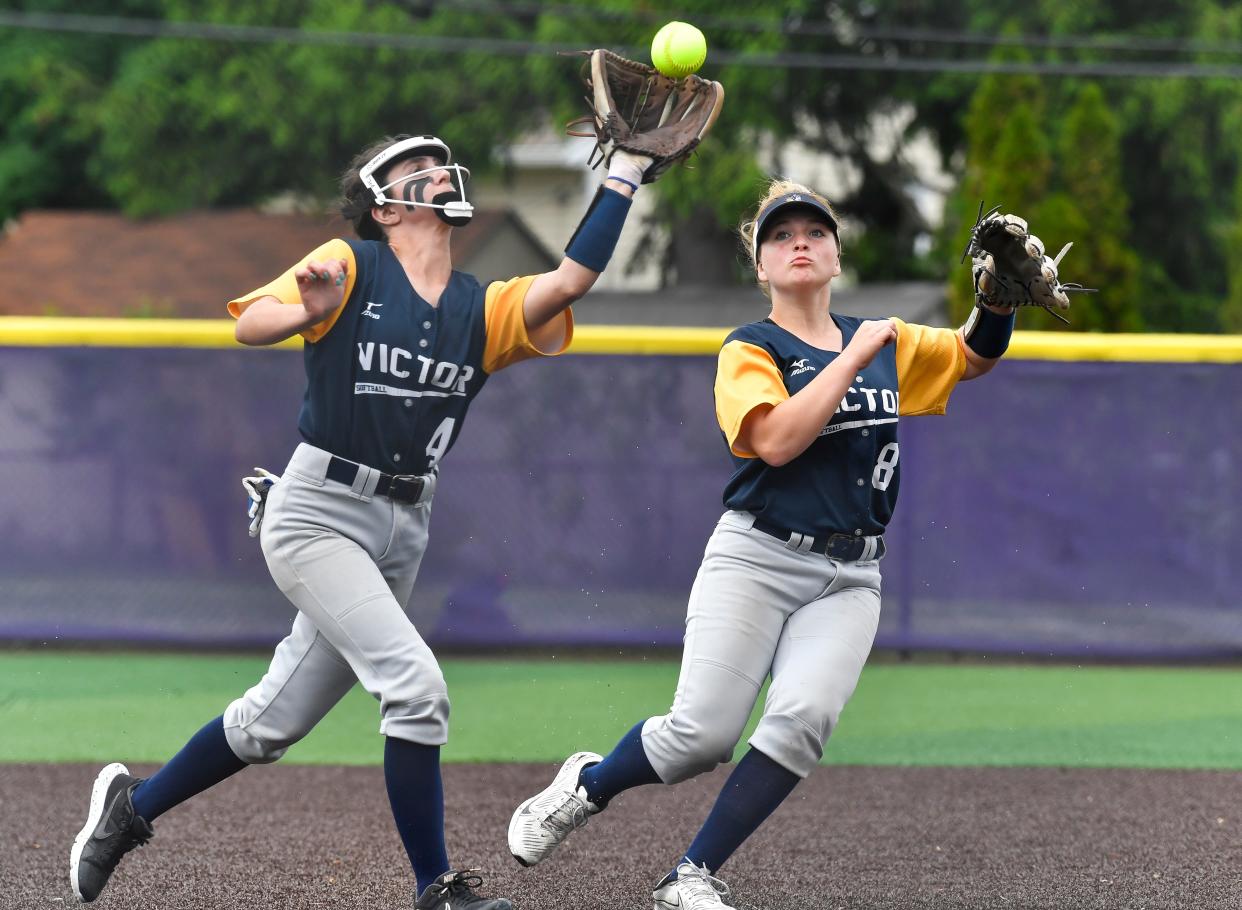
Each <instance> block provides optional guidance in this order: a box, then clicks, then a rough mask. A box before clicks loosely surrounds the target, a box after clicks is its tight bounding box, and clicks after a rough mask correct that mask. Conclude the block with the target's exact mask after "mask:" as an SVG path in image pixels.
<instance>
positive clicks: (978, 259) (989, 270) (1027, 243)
mask: <svg viewBox="0 0 1242 910" xmlns="http://www.w3.org/2000/svg"><path fill="white" fill-rule="evenodd" d="M999 212H1000V207H999V206H997V207H996V208H994V209H991V210H990V211H988V212H986V213H985V212H984V211H983V206H982V205H980V206H979V217H978V219H977V220H976V221H975V225H974V227H973V228H971V230H970V242H969V243H968V244H967V246H966V251H965V253H963V254H962V258H963V259H965V258H966V257H967V256H970V257H971V274H972V276H973V279H974V285H975V301H976V302H977V303H985V304H989V305H991V306H1037V307H1043V308H1044V309H1045V310H1047V311H1048V312H1050V313H1052V315H1053V316H1056V317H1057V318H1058V319H1060V320H1061V321H1062V322H1068V320H1066V319H1065V318H1064V317H1063V316H1061V315H1060V314H1058V313H1057V312H1056V310H1068V309H1069V306H1070V299H1069V295H1070V294H1075V293H1086V292H1089V291H1092V290H1094V289H1093V288H1084V287H1083V286H1082V285H1081V284H1077V283H1068V282H1062V281H1061V279H1060V276H1059V275H1058V273H1057V269H1058V267H1059V266H1060V264H1061V258H1062V257H1063V256H1064V255H1065V254H1066V253H1067V252H1069V249H1070V247H1072V246H1073V245H1074V244H1073V243H1067V244H1065V246H1063V247H1062V248H1061V252H1059V253H1057V255H1056V258H1053V257H1050V256H1048V255H1047V253H1046V252H1045V251H1044V244H1043V241H1041V240H1040V239H1039V238H1038V237H1036V236H1035V235H1034V234H1032V233H1031V232H1030V229H1029V228H1028V227H1027V223H1026V221H1025V220H1023V219H1022V218H1019V217H1018V216H1017V215H1002V214H999Z"/></svg>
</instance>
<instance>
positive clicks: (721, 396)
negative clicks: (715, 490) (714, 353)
mask: <svg viewBox="0 0 1242 910" xmlns="http://www.w3.org/2000/svg"><path fill="white" fill-rule="evenodd" d="M788 399H789V390H788V389H786V388H785V382H784V380H783V379H782V378H781V371H780V370H779V369H777V367H776V361H774V360H773V359H772V355H771V354H769V353H768V352H767V351H765V350H764V349H763V348H761V347H758V346H757V345H753V344H749V343H748V342H745V341H730V342H729V343H728V344H726V345H725V346H724V347H723V348H721V349H720V357H719V358H718V359H717V361H716V421H717V422H718V423H719V424H720V429H721V431H722V432H723V433H724V434H725V439H727V440H728V441H729V451H731V452H732V453H733V454H734V455H737V456H738V457H739V458H756V457H758V456H756V455H755V453H754V452H747V451H745V450H743V449H739V448H738V447H737V445H736V442H737V434H738V433H740V432H741V431H742V423H743V421H745V420H746V417H747V416H748V415H749V414H750V412H751V411H753V410H754V409H755V408H757V407H761V406H762V405H772V406H773V407H775V406H776V405H778V404H780V403H781V402H782V401H787V400H788Z"/></svg>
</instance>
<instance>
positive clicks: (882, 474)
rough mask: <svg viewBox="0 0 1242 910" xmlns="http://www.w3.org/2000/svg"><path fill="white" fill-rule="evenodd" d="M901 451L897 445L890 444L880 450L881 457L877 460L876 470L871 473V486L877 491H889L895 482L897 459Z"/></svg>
mask: <svg viewBox="0 0 1242 910" xmlns="http://www.w3.org/2000/svg"><path fill="white" fill-rule="evenodd" d="M900 454H901V450H900V449H899V448H898V447H897V443H895V442H890V443H889V444H888V445H886V446H885V447H884V448H882V449H880V456H879V458H877V459H876V460H875V470H874V471H872V472H871V485H872V486H873V487H875V488H876V489H877V490H881V491H883V490H887V489H888V485H889V484H890V483H892V482H893V474H895V473H896V472H897V459H898V458H899V457H900Z"/></svg>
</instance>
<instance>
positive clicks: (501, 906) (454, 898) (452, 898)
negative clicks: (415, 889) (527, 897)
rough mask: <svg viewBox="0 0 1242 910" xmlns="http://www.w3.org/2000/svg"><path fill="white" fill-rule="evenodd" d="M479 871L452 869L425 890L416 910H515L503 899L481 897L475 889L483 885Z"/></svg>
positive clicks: (415, 906)
mask: <svg viewBox="0 0 1242 910" xmlns="http://www.w3.org/2000/svg"><path fill="white" fill-rule="evenodd" d="M476 872H478V870H477V869H465V870H462V871H460V872H457V871H454V870H452V869H450V870H449V871H448V872H445V873H444V874H443V875H441V876H440V877H439V878H437V879H436V880H435V881H434V882H432V883H431V884H430V885H428V886H427V887H426V888H425V889H423V893H422V894H420V895H419V896H418V900H417V901H415V902H414V910H513V904H511V903H509V901H508V900H506V899H505V898H503V897H480V896H479V895H477V894H475V893H474V889H475V888H478V887H479V886H480V885H482V884H483V879H482V878H481V877H479V876H478V875H476V874H475V873H476Z"/></svg>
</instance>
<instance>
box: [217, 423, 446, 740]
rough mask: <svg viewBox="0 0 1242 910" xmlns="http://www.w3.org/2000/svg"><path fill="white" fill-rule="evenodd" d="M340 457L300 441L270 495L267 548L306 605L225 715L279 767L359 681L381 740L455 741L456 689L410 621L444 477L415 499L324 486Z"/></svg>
mask: <svg viewBox="0 0 1242 910" xmlns="http://www.w3.org/2000/svg"><path fill="white" fill-rule="evenodd" d="M331 457H332V456H331V454H330V453H328V452H325V451H324V450H322V449H317V448H315V447H314V446H310V445H307V444H306V443H303V444H301V445H299V446H298V447H297V449H296V450H295V451H294V453H293V457H292V458H291V459H290V461H289V465H288V467H286V468H285V471H284V474H283V475H282V476H281V479H280V481H279V482H278V483H276V484H275V486H273V487H272V489H271V492H270V493H269V494H268V497H267V505H266V508H265V511H264V516H263V524H262V528H261V531H260V541H261V543H262V544H263V555H264V556H265V557H266V558H267V565H268V569H269V570H270V571H271V573H272V578H273V579H274V580H275V581H276V584H277V586H278V587H279V588H280V590H281V591H283V592H284V594H285V596H286V597H288V598H289V600H290V601H292V602H293V605H294V606H295V607H297V608H298V614H297V617H296V618H295V619H294V621H293V630H292V631H291V632H290V633H289V636H288V637H287V638H285V639H284V640H283V641H282V642H281V643H280V644H279V645H277V646H276V652H275V654H273V655H272V662H271V666H269V667H268V670H267V673H266V674H264V676H263V678H262V679H261V680H260V681H259V682H258V684H257V685H255V686H254V687H253V688H251V689H250V690H249V691H247V692H246V694H245V695H243V696H241V697H240V698H238V699H237V700H236V701H234V702H233V703H232V704H230V705H229V707H228V709H227V710H226V711H225V712H224V732H225V736H226V737H227V738H228V742H229V746H230V747H231V748H232V749H233V751H234V752H235V753H236V754H237V756H238V758H240V759H242V760H243V761H246V762H249V763H251V764H257V763H265V762H273V761H276V760H277V759H278V758H280V757H281V756H282V755H284V753H285V750H286V749H288V748H289V746H290V745H292V744H293V743H295V742H297V741H298V740H300V739H301V738H302V737H304V736H305V735H306V734H307V733H309V732H310V731H311V729H312V728H313V727H314V726H315V724H317V723H318V722H319V721H320V720H321V719H322V718H323V717H324V715H325V714H327V713H328V711H329V710H330V709H331V708H332V706H333V705H335V704H336V703H337V702H338V701H340V700H341V698H343V697H344V695H345V693H346V692H348V691H349V690H350V688H351V687H352V686H353V684H354V681H355V680H357V681H359V682H361V683H362V685H363V687H364V688H365V689H366V690H367V691H368V692H370V693H371V694H372V695H373V696H375V698H376V699H378V700H379V703H380V716H381V720H380V733H382V734H384V735H385V736H393V737H396V738H398V739H405V740H409V741H411V742H416V743H424V744H426V745H433V746H434V745H442V744H443V743H445V742H446V741H447V739H448V715H449V701H448V692H447V689H446V688H445V684H444V676H443V674H442V673H441V672H440V666H439V664H438V663H437V662H436V658H435V655H433V654H432V653H431V649H430V648H428V647H427V644H426V642H424V641H423V639H422V636H421V635H419V634H418V630H417V629H415V628H414V624H413V623H412V622H410V619H409V617H408V616H406V614H405V604H406V602H407V601H408V600H409V598H410V593H411V591H412V590H413V588H414V579H415V577H416V576H417V575H418V567H419V564H420V563H421V562H422V559H423V553H424V551H425V550H426V548H427V530H428V524H429V522H430V519H431V500H432V497H433V496H434V495H435V476H434V475H431V476H430V477H429V478H428V482H427V485H426V487H425V489H424V491H423V494H422V496H421V497H420V500H419V502H418V503H417V504H405V503H399V502H394V501H393V500H391V499H388V498H386V497H383V496H374V495H372V494H373V493H374V490H375V485H376V483H378V481H379V473H378V472H377V471H374V470H373V469H371V468H368V467H365V466H361V465H360V466H359V468H358V472H357V475H356V477H355V479H354V483H353V485H352V487H350V486H346V485H344V484H341V483H336V482H335V481H332V480H327V479H325V475H326V472H327V469H328V462H329V460H330V459H331Z"/></svg>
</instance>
